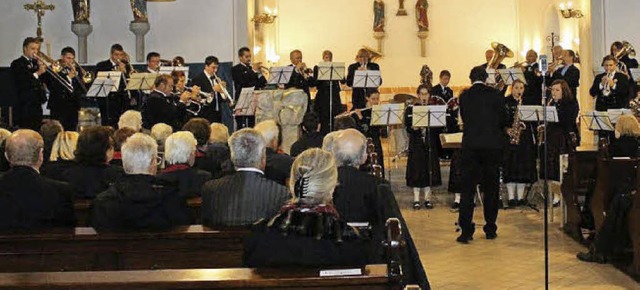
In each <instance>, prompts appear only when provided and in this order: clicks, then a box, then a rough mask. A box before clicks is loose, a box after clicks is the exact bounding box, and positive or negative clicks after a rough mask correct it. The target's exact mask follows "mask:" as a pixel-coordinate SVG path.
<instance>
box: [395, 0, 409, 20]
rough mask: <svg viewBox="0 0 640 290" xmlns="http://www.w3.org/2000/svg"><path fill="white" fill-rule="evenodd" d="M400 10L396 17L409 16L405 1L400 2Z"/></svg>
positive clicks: (400, 0)
mask: <svg viewBox="0 0 640 290" xmlns="http://www.w3.org/2000/svg"><path fill="white" fill-rule="evenodd" d="M398 2H399V8H398V12H396V16H407V15H408V14H407V9H404V0H398Z"/></svg>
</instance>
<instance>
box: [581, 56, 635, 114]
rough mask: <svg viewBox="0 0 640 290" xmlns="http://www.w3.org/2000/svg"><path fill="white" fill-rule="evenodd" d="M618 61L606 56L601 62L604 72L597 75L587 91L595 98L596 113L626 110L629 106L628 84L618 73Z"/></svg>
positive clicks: (623, 76) (626, 79)
mask: <svg viewBox="0 0 640 290" xmlns="http://www.w3.org/2000/svg"><path fill="white" fill-rule="evenodd" d="M617 64H618V60H617V59H616V58H615V57H614V56H611V55H607V56H605V57H604V58H603V60H602V67H603V68H604V70H605V72H604V73H601V74H599V75H597V76H596V77H595V79H594V80H593V85H592V86H591V89H590V90H589V93H590V94H591V96H592V97H594V98H596V106H595V109H596V111H605V112H606V111H607V110H608V109H619V108H626V107H628V106H629V83H628V78H627V76H626V75H625V74H624V73H622V72H618V71H617V69H618V67H617Z"/></svg>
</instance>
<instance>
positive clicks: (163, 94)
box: [153, 89, 167, 97]
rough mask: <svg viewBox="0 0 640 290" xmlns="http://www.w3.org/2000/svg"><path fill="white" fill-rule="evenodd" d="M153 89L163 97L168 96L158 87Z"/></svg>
mask: <svg viewBox="0 0 640 290" xmlns="http://www.w3.org/2000/svg"><path fill="white" fill-rule="evenodd" d="M153 91H154V92H157V93H159V94H161V95H162V96H163V97H166V96H167V94H165V93H163V92H162V91H159V90H158V89H154V90H153Z"/></svg>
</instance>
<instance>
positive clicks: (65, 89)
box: [46, 47, 86, 131]
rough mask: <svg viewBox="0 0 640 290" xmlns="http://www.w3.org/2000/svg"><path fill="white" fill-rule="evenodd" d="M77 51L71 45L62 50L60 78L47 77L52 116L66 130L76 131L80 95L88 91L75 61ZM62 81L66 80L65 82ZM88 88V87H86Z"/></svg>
mask: <svg viewBox="0 0 640 290" xmlns="http://www.w3.org/2000/svg"><path fill="white" fill-rule="evenodd" d="M75 58H76V52H75V50H73V48H71V47H65V48H63V49H62V51H61V52H60V65H61V66H62V70H61V71H60V72H59V73H57V74H58V76H59V77H58V78H57V79H58V80H56V79H53V78H47V82H46V84H47V88H48V89H49V104H48V106H49V109H50V110H51V118H52V119H55V120H58V121H60V123H61V124H62V126H63V127H64V129H65V130H66V131H75V130H76V129H77V127H78V110H80V97H81V95H82V93H83V92H84V93H86V92H85V91H83V89H81V87H82V86H84V83H82V80H81V79H80V77H81V76H78V68H77V67H76V63H75ZM61 81H63V82H65V83H64V84H63V83H61ZM85 89H86V87H85Z"/></svg>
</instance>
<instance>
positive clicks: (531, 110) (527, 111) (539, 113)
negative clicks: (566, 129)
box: [518, 105, 558, 123]
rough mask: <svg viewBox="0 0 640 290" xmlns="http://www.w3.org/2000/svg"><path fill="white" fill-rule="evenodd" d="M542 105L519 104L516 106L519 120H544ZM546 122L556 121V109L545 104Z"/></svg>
mask: <svg viewBox="0 0 640 290" xmlns="http://www.w3.org/2000/svg"><path fill="white" fill-rule="evenodd" d="M542 108H543V107H542V106H531V105H521V106H518V113H519V114H520V120H521V121H525V122H538V121H540V122H541V121H544V111H543V109H542ZM546 108H547V122H551V123H557V122H558V110H556V107H553V106H547V107H546Z"/></svg>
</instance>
